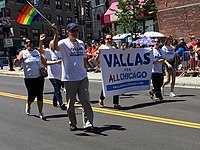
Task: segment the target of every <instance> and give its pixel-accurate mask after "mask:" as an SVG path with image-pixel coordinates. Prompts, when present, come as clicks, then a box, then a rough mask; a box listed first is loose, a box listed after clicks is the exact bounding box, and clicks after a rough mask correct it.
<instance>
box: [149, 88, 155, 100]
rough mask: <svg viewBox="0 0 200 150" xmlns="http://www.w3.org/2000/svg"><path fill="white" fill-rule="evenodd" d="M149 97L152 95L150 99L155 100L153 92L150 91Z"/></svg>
mask: <svg viewBox="0 0 200 150" xmlns="http://www.w3.org/2000/svg"><path fill="white" fill-rule="evenodd" d="M149 95H150V98H151V99H153V97H154V93H153V91H152V90H150V91H149Z"/></svg>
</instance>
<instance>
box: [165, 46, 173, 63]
mask: <svg viewBox="0 0 200 150" xmlns="http://www.w3.org/2000/svg"><path fill="white" fill-rule="evenodd" d="M162 50H163V51H164V52H165V57H166V60H170V59H172V58H174V56H175V50H174V47H173V46H171V45H170V46H163V47H162Z"/></svg>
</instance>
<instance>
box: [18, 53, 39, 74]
mask: <svg viewBox="0 0 200 150" xmlns="http://www.w3.org/2000/svg"><path fill="white" fill-rule="evenodd" d="M20 53H22V54H23V59H22V63H23V70H24V78H37V77H39V76H41V73H40V65H42V64H41V56H40V53H39V51H38V50H22V51H21V52H20Z"/></svg>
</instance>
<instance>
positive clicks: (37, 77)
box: [14, 39, 46, 119]
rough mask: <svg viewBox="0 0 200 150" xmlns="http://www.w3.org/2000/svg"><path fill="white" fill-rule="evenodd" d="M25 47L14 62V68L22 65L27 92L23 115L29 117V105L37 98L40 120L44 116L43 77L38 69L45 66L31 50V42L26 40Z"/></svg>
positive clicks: (39, 57) (38, 55)
mask: <svg viewBox="0 0 200 150" xmlns="http://www.w3.org/2000/svg"><path fill="white" fill-rule="evenodd" d="M25 47H26V49H25V50H22V51H21V52H20V53H19V55H18V56H17V58H16V59H15V60H14V65H15V66H19V65H20V63H21V62H22V63H23V68H24V69H23V70H24V82H25V86H26V88H27V91H28V99H27V103H26V108H25V113H26V114H27V115H30V110H31V104H32V102H33V101H34V100H35V98H36V97H37V105H38V110H39V117H40V118H41V119H45V116H44V114H43V112H42V110H43V89H44V77H43V76H42V74H41V72H40V67H41V65H42V64H44V65H46V60H45V59H44V57H43V56H42V54H41V53H40V52H39V51H38V50H36V49H34V48H33V43H32V41H31V40H29V39H27V40H26V45H25Z"/></svg>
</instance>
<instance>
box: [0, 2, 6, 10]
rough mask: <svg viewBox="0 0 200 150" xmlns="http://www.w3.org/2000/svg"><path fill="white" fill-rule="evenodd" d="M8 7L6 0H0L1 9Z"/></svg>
mask: <svg viewBox="0 0 200 150" xmlns="http://www.w3.org/2000/svg"><path fill="white" fill-rule="evenodd" d="M5 7H6V2H5V0H0V10H1V9H2V8H5Z"/></svg>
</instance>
